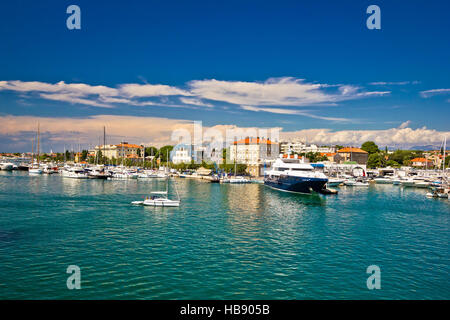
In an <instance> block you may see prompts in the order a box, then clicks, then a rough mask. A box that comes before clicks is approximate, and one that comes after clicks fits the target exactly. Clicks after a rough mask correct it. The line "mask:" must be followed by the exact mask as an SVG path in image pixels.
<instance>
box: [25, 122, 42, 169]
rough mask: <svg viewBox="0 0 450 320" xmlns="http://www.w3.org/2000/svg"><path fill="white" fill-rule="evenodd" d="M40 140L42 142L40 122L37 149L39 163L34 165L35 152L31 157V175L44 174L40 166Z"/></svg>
mask: <svg viewBox="0 0 450 320" xmlns="http://www.w3.org/2000/svg"><path fill="white" fill-rule="evenodd" d="M39 140H40V130H39V122H38V129H37V148H36V151H37V163H33V161H34V152H33V155H32V157H31V167H30V169H29V170H28V173H29V174H31V175H37V174H42V169H41V168H40V166H39V149H40V145H39ZM33 151H34V150H33Z"/></svg>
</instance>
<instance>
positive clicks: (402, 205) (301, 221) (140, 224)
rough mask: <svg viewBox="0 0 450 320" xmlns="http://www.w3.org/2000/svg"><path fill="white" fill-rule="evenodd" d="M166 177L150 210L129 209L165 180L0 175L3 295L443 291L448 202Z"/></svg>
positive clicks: (377, 189) (378, 189)
mask: <svg viewBox="0 0 450 320" xmlns="http://www.w3.org/2000/svg"><path fill="white" fill-rule="evenodd" d="M173 180H176V182H175V183H176V189H177V190H178V192H179V199H180V206H179V207H152V206H136V205H131V202H132V201H136V200H138V199H139V198H140V199H142V201H144V199H145V198H146V197H148V196H149V195H150V194H151V192H152V191H162V190H166V188H167V181H166V179H157V178H156V179H127V180H104V179H70V178H65V177H63V176H61V175H59V174H50V175H45V174H41V175H38V176H36V175H29V174H28V173H27V172H23V171H18V170H17V171H0V207H1V210H0V211H1V212H2V214H1V215H0V226H1V228H0V255H1V256H2V259H1V261H0V267H1V269H2V270H3V271H2V275H1V281H0V283H1V285H2V288H3V289H6V288H7V289H8V290H0V295H1V297H2V298H3V299H5V298H8V299H27V298H33V297H36V295H37V294H39V297H41V298H42V299H46V298H75V297H76V298H86V299H92V298H96V299H109V298H112V299H114V298H117V299H122V298H127V299H142V298H145V299H181V298H182V299H239V298H244V297H245V298H247V299H305V298H308V299H327V298H335V299H336V298H337V299H374V298H376V299H377V298H396V299H416V298H420V299H442V298H445V297H447V296H448V287H449V286H448V272H449V267H450V261H449V260H448V239H449V237H450V234H449V229H448V222H449V220H448V219H449V213H450V205H449V201H448V200H447V199H437V198H436V199H428V198H426V197H425V195H426V193H427V189H422V188H414V187H412V188H411V187H401V186H394V185H388V184H376V183H370V186H369V187H367V188H354V187H346V186H341V187H339V193H338V194H337V195H332V196H324V195H319V194H313V195H303V194H292V193H285V192H279V191H277V190H273V189H271V188H268V187H266V186H264V185H263V184H260V183H251V184H236V185H233V184H216V183H208V182H206V181H202V180H201V179H184V178H173ZM11 186H14V188H11ZM174 187H175V186H174V184H173V182H171V183H170V184H169V186H168V195H169V199H176V198H177V192H176V190H175V188H174ZM331 249H332V250H331ZM419 252H420V253H421V254H418V253H419ZM74 261H76V263H77V265H79V266H80V267H81V268H82V270H83V279H84V280H83V290H80V291H79V292H76V293H75V292H73V291H69V290H67V289H65V288H64V286H62V285H61V283H63V284H64V283H65V272H64V271H65V268H67V265H69V264H71V263H73V262H74ZM373 263H376V264H378V265H380V266H381V268H382V270H383V271H384V273H385V276H384V278H383V290H378V291H376V292H374V291H368V290H367V288H365V279H366V278H365V277H366V274H365V268H366V267H367V265H370V264H373ZM330 275H332V276H330ZM398 279H402V281H398Z"/></svg>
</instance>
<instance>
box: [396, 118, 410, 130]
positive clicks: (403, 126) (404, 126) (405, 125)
mask: <svg viewBox="0 0 450 320" xmlns="http://www.w3.org/2000/svg"><path fill="white" fill-rule="evenodd" d="M410 124H411V120H408V121H405V122H403V123H402V124H401V125H400V126H399V129H405V128H407V127H408V126H409V125H410Z"/></svg>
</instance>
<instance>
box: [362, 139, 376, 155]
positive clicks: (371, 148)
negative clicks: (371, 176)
mask: <svg viewBox="0 0 450 320" xmlns="http://www.w3.org/2000/svg"><path fill="white" fill-rule="evenodd" d="M361 149H363V150H364V151H366V152H368V153H369V155H370V154H374V153H377V152H380V149H378V146H377V145H376V144H375V142H373V141H366V142H364V143H363V144H362V145H361Z"/></svg>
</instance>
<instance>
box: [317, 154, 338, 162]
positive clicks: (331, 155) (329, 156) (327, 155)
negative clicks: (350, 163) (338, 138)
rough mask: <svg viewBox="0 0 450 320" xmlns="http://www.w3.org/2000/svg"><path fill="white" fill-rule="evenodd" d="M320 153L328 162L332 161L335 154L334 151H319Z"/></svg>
mask: <svg viewBox="0 0 450 320" xmlns="http://www.w3.org/2000/svg"><path fill="white" fill-rule="evenodd" d="M320 155H321V156H322V157H327V159H328V161H329V162H330V163H333V162H334V156H335V155H336V152H321V153H320Z"/></svg>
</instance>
